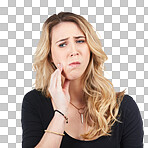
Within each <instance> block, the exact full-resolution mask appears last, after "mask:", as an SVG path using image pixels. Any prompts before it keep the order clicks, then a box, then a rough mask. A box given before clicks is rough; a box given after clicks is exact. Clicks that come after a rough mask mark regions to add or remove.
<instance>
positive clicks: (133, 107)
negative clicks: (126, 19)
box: [120, 94, 139, 112]
mask: <svg viewBox="0 0 148 148" xmlns="http://www.w3.org/2000/svg"><path fill="white" fill-rule="evenodd" d="M120 108H121V110H123V111H124V112H125V111H126V112H129V111H130V112H135V111H138V112H139V108H138V106H137V103H136V102H135V100H134V99H133V98H132V97H131V96H130V95H128V94H125V95H124V97H123V100H122V102H121V105H120Z"/></svg>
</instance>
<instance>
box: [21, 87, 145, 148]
mask: <svg viewBox="0 0 148 148" xmlns="http://www.w3.org/2000/svg"><path fill="white" fill-rule="evenodd" d="M119 113H120V114H121V116H120V120H121V121H122V122H123V123H119V122H116V123H115V124H114V126H113V127H112V136H102V137H100V138H98V139H95V140H91V141H82V140H78V139H74V138H72V137H71V136H70V135H68V134H67V133H66V132H65V131H64V133H65V136H63V138H62V142H61V146H60V148H143V123H142V118H141V115H140V111H139V109H138V106H137V104H136V103H135V101H134V100H133V98H132V97H131V96H129V95H125V96H124V98H123V101H122V102H121V105H120V109H119ZM53 116H54V110H53V106H52V102H51V99H50V98H46V97H45V96H43V95H42V93H41V92H40V91H37V90H36V89H33V90H31V91H30V92H28V93H26V94H25V96H24V98H23V103H22V118H21V122H22V129H23V135H22V147H23V148H33V147H35V146H36V145H37V144H38V143H39V141H40V140H41V138H42V136H43V134H44V130H45V129H47V127H48V125H49V123H50V121H51V120H52V118H53ZM51 148H52V146H51Z"/></svg>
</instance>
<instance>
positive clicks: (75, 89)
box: [69, 79, 84, 108]
mask: <svg viewBox="0 0 148 148" xmlns="http://www.w3.org/2000/svg"><path fill="white" fill-rule="evenodd" d="M69 93H70V102H71V103H73V104H74V105H75V106H77V107H78V108H79V107H82V106H84V101H83V99H84V98H83V94H84V92H83V89H82V84H81V82H80V79H77V80H73V81H71V82H70V86H69Z"/></svg>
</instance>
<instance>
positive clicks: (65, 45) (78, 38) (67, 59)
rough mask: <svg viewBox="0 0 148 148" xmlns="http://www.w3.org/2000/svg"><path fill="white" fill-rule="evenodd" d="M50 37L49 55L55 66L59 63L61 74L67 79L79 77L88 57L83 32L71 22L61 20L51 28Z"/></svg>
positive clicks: (87, 48) (87, 61)
mask: <svg viewBox="0 0 148 148" xmlns="http://www.w3.org/2000/svg"><path fill="white" fill-rule="evenodd" d="M51 39H52V41H51V55H52V60H53V62H54V64H55V65H56V67H57V65H58V64H59V63H61V64H62V65H63V73H62V74H63V75H64V76H65V77H66V78H67V79H69V80H75V79H78V78H80V77H81V76H82V74H83V73H84V71H85V70H86V68H87V66H88V63H89V59H90V50H89V47H88V44H87V42H86V39H85V35H84V34H83V32H82V31H81V30H80V28H79V27H78V26H77V25H76V24H75V23H73V22H62V23H60V24H58V25H56V26H54V27H53V28H52V32H51Z"/></svg>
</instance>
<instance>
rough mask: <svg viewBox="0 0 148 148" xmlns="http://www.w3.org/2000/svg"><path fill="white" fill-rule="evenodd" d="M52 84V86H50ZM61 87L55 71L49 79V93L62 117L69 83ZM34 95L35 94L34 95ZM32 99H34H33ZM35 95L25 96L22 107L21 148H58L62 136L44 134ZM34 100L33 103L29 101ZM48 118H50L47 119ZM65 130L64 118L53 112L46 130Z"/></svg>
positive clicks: (59, 76) (65, 107) (58, 76)
mask: <svg viewBox="0 0 148 148" xmlns="http://www.w3.org/2000/svg"><path fill="white" fill-rule="evenodd" d="M51 84H52V85H51ZM64 84H65V85H64V86H63V88H62V87H61V72H60V71H59V70H56V71H55V72H54V73H53V74H52V77H51V82H50V88H49V91H50V93H51V95H52V98H53V101H54V104H55V106H56V109H58V110H60V111H61V112H62V113H64V115H66V114H67V109H68V103H69V101H68V99H69V92H68V89H69V81H65V83H64ZM34 95H35V94H34ZM32 97H35V98H34V99H33V98H32ZM37 97H38V96H37V95H36V96H33V95H29V94H28V95H26V96H25V97H24V100H23V105H22V128H23V142H22V146H23V148H32V147H35V146H36V148H45V147H51V148H58V147H60V144H61V140H62V136H61V135H56V134H53V133H44V130H45V129H43V126H42V122H41V121H42V120H41V118H42V115H41V114H40V111H39V109H40V107H39V104H40V102H38V101H37ZM30 100H34V101H30ZM49 118H50V117H49ZM64 129H65V118H64V117H63V116H62V115H61V114H59V113H58V112H55V115H54V117H53V118H52V120H51V122H50V123H49V125H48V128H47V129H46V130H48V131H52V132H57V133H61V134H62V133H63V132H64Z"/></svg>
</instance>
